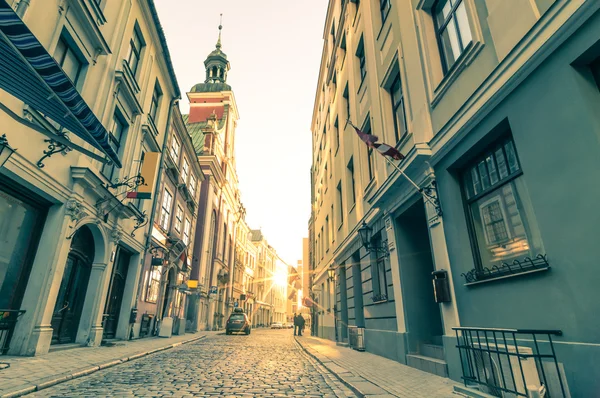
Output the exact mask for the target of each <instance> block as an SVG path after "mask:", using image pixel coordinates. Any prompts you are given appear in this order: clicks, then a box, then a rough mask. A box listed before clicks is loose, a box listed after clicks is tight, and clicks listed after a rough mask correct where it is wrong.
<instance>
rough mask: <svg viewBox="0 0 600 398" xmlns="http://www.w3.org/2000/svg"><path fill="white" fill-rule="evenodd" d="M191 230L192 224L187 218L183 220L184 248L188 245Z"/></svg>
mask: <svg viewBox="0 0 600 398" xmlns="http://www.w3.org/2000/svg"><path fill="white" fill-rule="evenodd" d="M191 229H192V222H191V221H190V219H189V218H187V217H186V219H185V226H184V227H183V242H184V243H185V245H186V246H189V244H190V230H191Z"/></svg>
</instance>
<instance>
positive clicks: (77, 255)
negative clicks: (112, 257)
mask: <svg viewBox="0 0 600 398" xmlns="http://www.w3.org/2000/svg"><path fill="white" fill-rule="evenodd" d="M94 255H95V246H94V237H93V236H92V231H90V229H89V228H88V227H86V226H83V227H81V228H79V230H78V231H77V232H76V233H75V236H73V241H72V242H71V250H70V252H69V255H68V257H67V263H66V265H65V270H64V273H63V278H62V281H61V283H60V289H59V291H58V296H57V298H56V304H55V305H54V312H53V314H52V321H51V326H52V341H51V344H68V343H72V342H74V341H75V337H76V336H77V329H78V328H79V320H80V319H81V312H82V310H83V303H84V301H85V295H86V293H87V287H88V283H89V280H90V273H91V270H92V261H93V260H94Z"/></svg>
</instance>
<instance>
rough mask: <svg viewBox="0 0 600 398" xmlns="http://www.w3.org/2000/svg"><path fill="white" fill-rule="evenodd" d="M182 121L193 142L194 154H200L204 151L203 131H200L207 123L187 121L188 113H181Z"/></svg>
mask: <svg viewBox="0 0 600 398" xmlns="http://www.w3.org/2000/svg"><path fill="white" fill-rule="evenodd" d="M182 117H183V121H184V123H185V125H186V127H187V130H188V133H189V135H190V137H192V144H194V149H195V150H196V155H202V154H203V153H204V132H203V131H202V129H203V128H205V127H206V126H207V125H208V123H207V122H199V123H191V124H189V123H188V120H189V117H190V115H182Z"/></svg>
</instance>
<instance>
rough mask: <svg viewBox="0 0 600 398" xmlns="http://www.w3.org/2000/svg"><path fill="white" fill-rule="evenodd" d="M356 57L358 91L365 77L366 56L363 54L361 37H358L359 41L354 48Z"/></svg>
mask: <svg viewBox="0 0 600 398" xmlns="http://www.w3.org/2000/svg"><path fill="white" fill-rule="evenodd" d="M356 57H357V58H358V69H359V76H360V86H359V90H360V87H362V85H363V82H364V81H365V78H366V76H367V56H366V54H365V41H364V37H363V36H361V37H360V40H359V41H358V46H356Z"/></svg>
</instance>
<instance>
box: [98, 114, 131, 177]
mask: <svg viewBox="0 0 600 398" xmlns="http://www.w3.org/2000/svg"><path fill="white" fill-rule="evenodd" d="M126 126H127V123H126V122H125V119H124V118H123V116H121V114H120V112H118V111H117V112H115V114H114V115H113V119H112V125H111V128H110V130H109V134H108V139H109V142H110V146H111V147H112V149H113V150H114V151H115V153H117V154H118V155H119V156H121V154H120V151H121V143H122V141H123V138H124V135H125V131H126V129H127V127H126ZM100 172H101V173H102V175H103V176H104V177H106V178H107V179H108V181H110V182H114V181H113V179H116V178H117V177H118V176H119V171H118V169H117V167H116V166H115V165H114V164H108V163H105V164H104V165H103V166H102V170H101V171H100Z"/></svg>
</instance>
